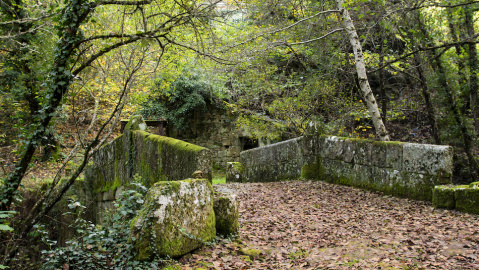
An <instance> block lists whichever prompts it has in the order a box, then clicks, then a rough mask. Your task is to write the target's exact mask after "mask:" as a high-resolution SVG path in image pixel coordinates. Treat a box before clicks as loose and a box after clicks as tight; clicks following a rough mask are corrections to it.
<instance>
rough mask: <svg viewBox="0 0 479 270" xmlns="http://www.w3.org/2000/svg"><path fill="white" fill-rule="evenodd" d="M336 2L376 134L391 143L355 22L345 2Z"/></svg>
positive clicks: (338, 0) (341, 0) (340, 0)
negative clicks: (371, 83) (374, 92)
mask: <svg viewBox="0 0 479 270" xmlns="http://www.w3.org/2000/svg"><path fill="white" fill-rule="evenodd" d="M335 2H336V7H337V9H338V10H339V13H340V15H341V21H342V23H343V25H344V28H345V30H346V34H347V35H348V38H349V42H350V43H351V46H352V47H353V51H354V61H355V65H356V71H357V73H358V80H359V86H360V88H361V91H362V93H363V96H364V100H365V101H366V105H367V107H368V111H369V114H370V115H371V119H372V120H373V124H374V127H375V129H376V134H377V135H378V137H379V139H380V140H381V141H389V134H388V132H387V130H386V126H385V125H384V123H383V120H382V118H381V113H380V112H379V108H378V103H377V102H376V98H375V97H374V94H373V91H372V90H371V86H370V85H369V81H368V76H367V74H366V65H365V64H364V58H363V49H362V46H361V42H360V41H359V36H358V33H357V32H356V28H355V27H354V24H353V21H352V20H351V16H349V12H348V10H347V9H346V7H345V4H344V1H343V0H335Z"/></svg>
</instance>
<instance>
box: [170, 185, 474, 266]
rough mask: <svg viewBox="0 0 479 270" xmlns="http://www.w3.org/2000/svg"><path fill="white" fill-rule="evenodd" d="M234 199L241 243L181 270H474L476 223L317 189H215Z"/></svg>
mask: <svg viewBox="0 0 479 270" xmlns="http://www.w3.org/2000/svg"><path fill="white" fill-rule="evenodd" d="M215 188H216V189H217V190H218V191H223V192H225V191H231V192H234V193H236V194H237V195H238V196H239V201H240V209H239V213H240V231H239V236H238V237H237V238H236V239H235V238H233V237H230V238H224V239H221V240H220V241H219V242H218V243H216V244H215V245H211V246H205V247H203V248H201V249H199V250H196V251H194V252H193V253H192V254H188V255H186V256H184V257H183V258H181V259H180V260H179V265H180V266H181V267H182V269H198V268H200V269H479V257H478V256H479V216H477V215H470V214H465V213H460V212H456V211H448V210H441V209H434V208H433V207H432V206H431V204H430V203H427V202H420V201H413V200H408V199H400V198H394V197H391V196H384V195H382V194H379V193H374V192H369V191H363V190H359V189H355V188H352V187H347V186H340V185H333V184H329V183H324V182H318V181H287V182H279V183H255V184H252V183H249V184H237V183H232V184H222V185H215Z"/></svg>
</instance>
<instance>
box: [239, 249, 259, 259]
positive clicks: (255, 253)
mask: <svg viewBox="0 0 479 270" xmlns="http://www.w3.org/2000/svg"><path fill="white" fill-rule="evenodd" d="M240 252H241V253H242V254H244V255H246V256H248V257H249V258H250V259H254V258H259V255H261V250H259V249H254V248H242V249H240Z"/></svg>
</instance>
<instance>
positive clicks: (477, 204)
mask: <svg viewBox="0 0 479 270" xmlns="http://www.w3.org/2000/svg"><path fill="white" fill-rule="evenodd" d="M454 199H455V201H456V210H459V211H462V212H466V213H470V214H479V188H470V187H469V186H463V187H456V188H455V192H454Z"/></svg>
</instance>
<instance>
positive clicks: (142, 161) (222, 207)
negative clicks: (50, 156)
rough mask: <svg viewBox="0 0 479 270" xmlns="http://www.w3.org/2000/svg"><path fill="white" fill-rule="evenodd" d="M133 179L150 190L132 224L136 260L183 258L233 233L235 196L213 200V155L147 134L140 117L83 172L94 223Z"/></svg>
mask: <svg viewBox="0 0 479 270" xmlns="http://www.w3.org/2000/svg"><path fill="white" fill-rule="evenodd" d="M192 175H193V177H194V178H201V179H192V178H190V177H192ZM134 178H136V179H137V180H139V181H140V182H141V184H143V185H144V186H146V187H147V188H149V190H148V192H147V195H146V198H145V203H144V204H143V206H142V208H141V209H140V211H139V212H138V214H137V216H136V217H135V218H134V219H133V220H132V221H131V223H130V241H131V242H132V243H133V246H134V248H135V250H136V251H137V259H138V260H148V259H150V258H151V257H152V255H153V254H157V255H160V256H170V257H178V256H181V255H184V254H186V253H188V252H190V251H192V250H194V249H197V248H199V247H201V246H202V245H203V244H204V243H205V242H208V241H211V240H213V239H214V238H215V237H216V231H217V230H218V232H221V233H222V234H235V233H237V231H238V229H239V228H238V227H239V226H238V202H237V198H236V196H235V195H231V194H230V195H226V196H222V197H219V198H217V199H215V198H214V191H213V187H212V183H211V179H212V154H211V151H210V150H208V149H206V148H203V147H200V146H197V145H193V144H190V143H186V142H183V141H180V140H176V139H173V138H169V137H164V136H159V135H153V134H151V133H148V132H146V124H145V122H144V121H143V118H142V117H141V116H135V117H132V118H131V119H130V120H129V122H128V124H127V125H126V127H125V130H124V132H123V134H122V135H120V136H119V137H117V138H116V139H115V140H113V141H112V142H110V143H108V144H105V145H104V146H102V148H101V149H100V150H99V151H98V152H97V153H96V154H95V155H94V157H93V161H92V162H91V163H90V164H89V166H88V167H87V168H86V169H85V180H84V183H85V187H86V188H85V190H86V191H87V192H86V193H87V194H86V197H87V198H88V200H90V201H94V202H95V203H94V204H93V206H92V207H91V209H90V212H92V213H93V215H92V221H93V222H94V223H101V219H102V217H103V216H104V214H105V211H106V210H108V209H112V208H113V205H114V201H115V200H117V199H120V198H121V193H122V191H123V190H124V189H125V188H126V187H127V186H128V184H129V183H131V182H132V180H133V179H134Z"/></svg>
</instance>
